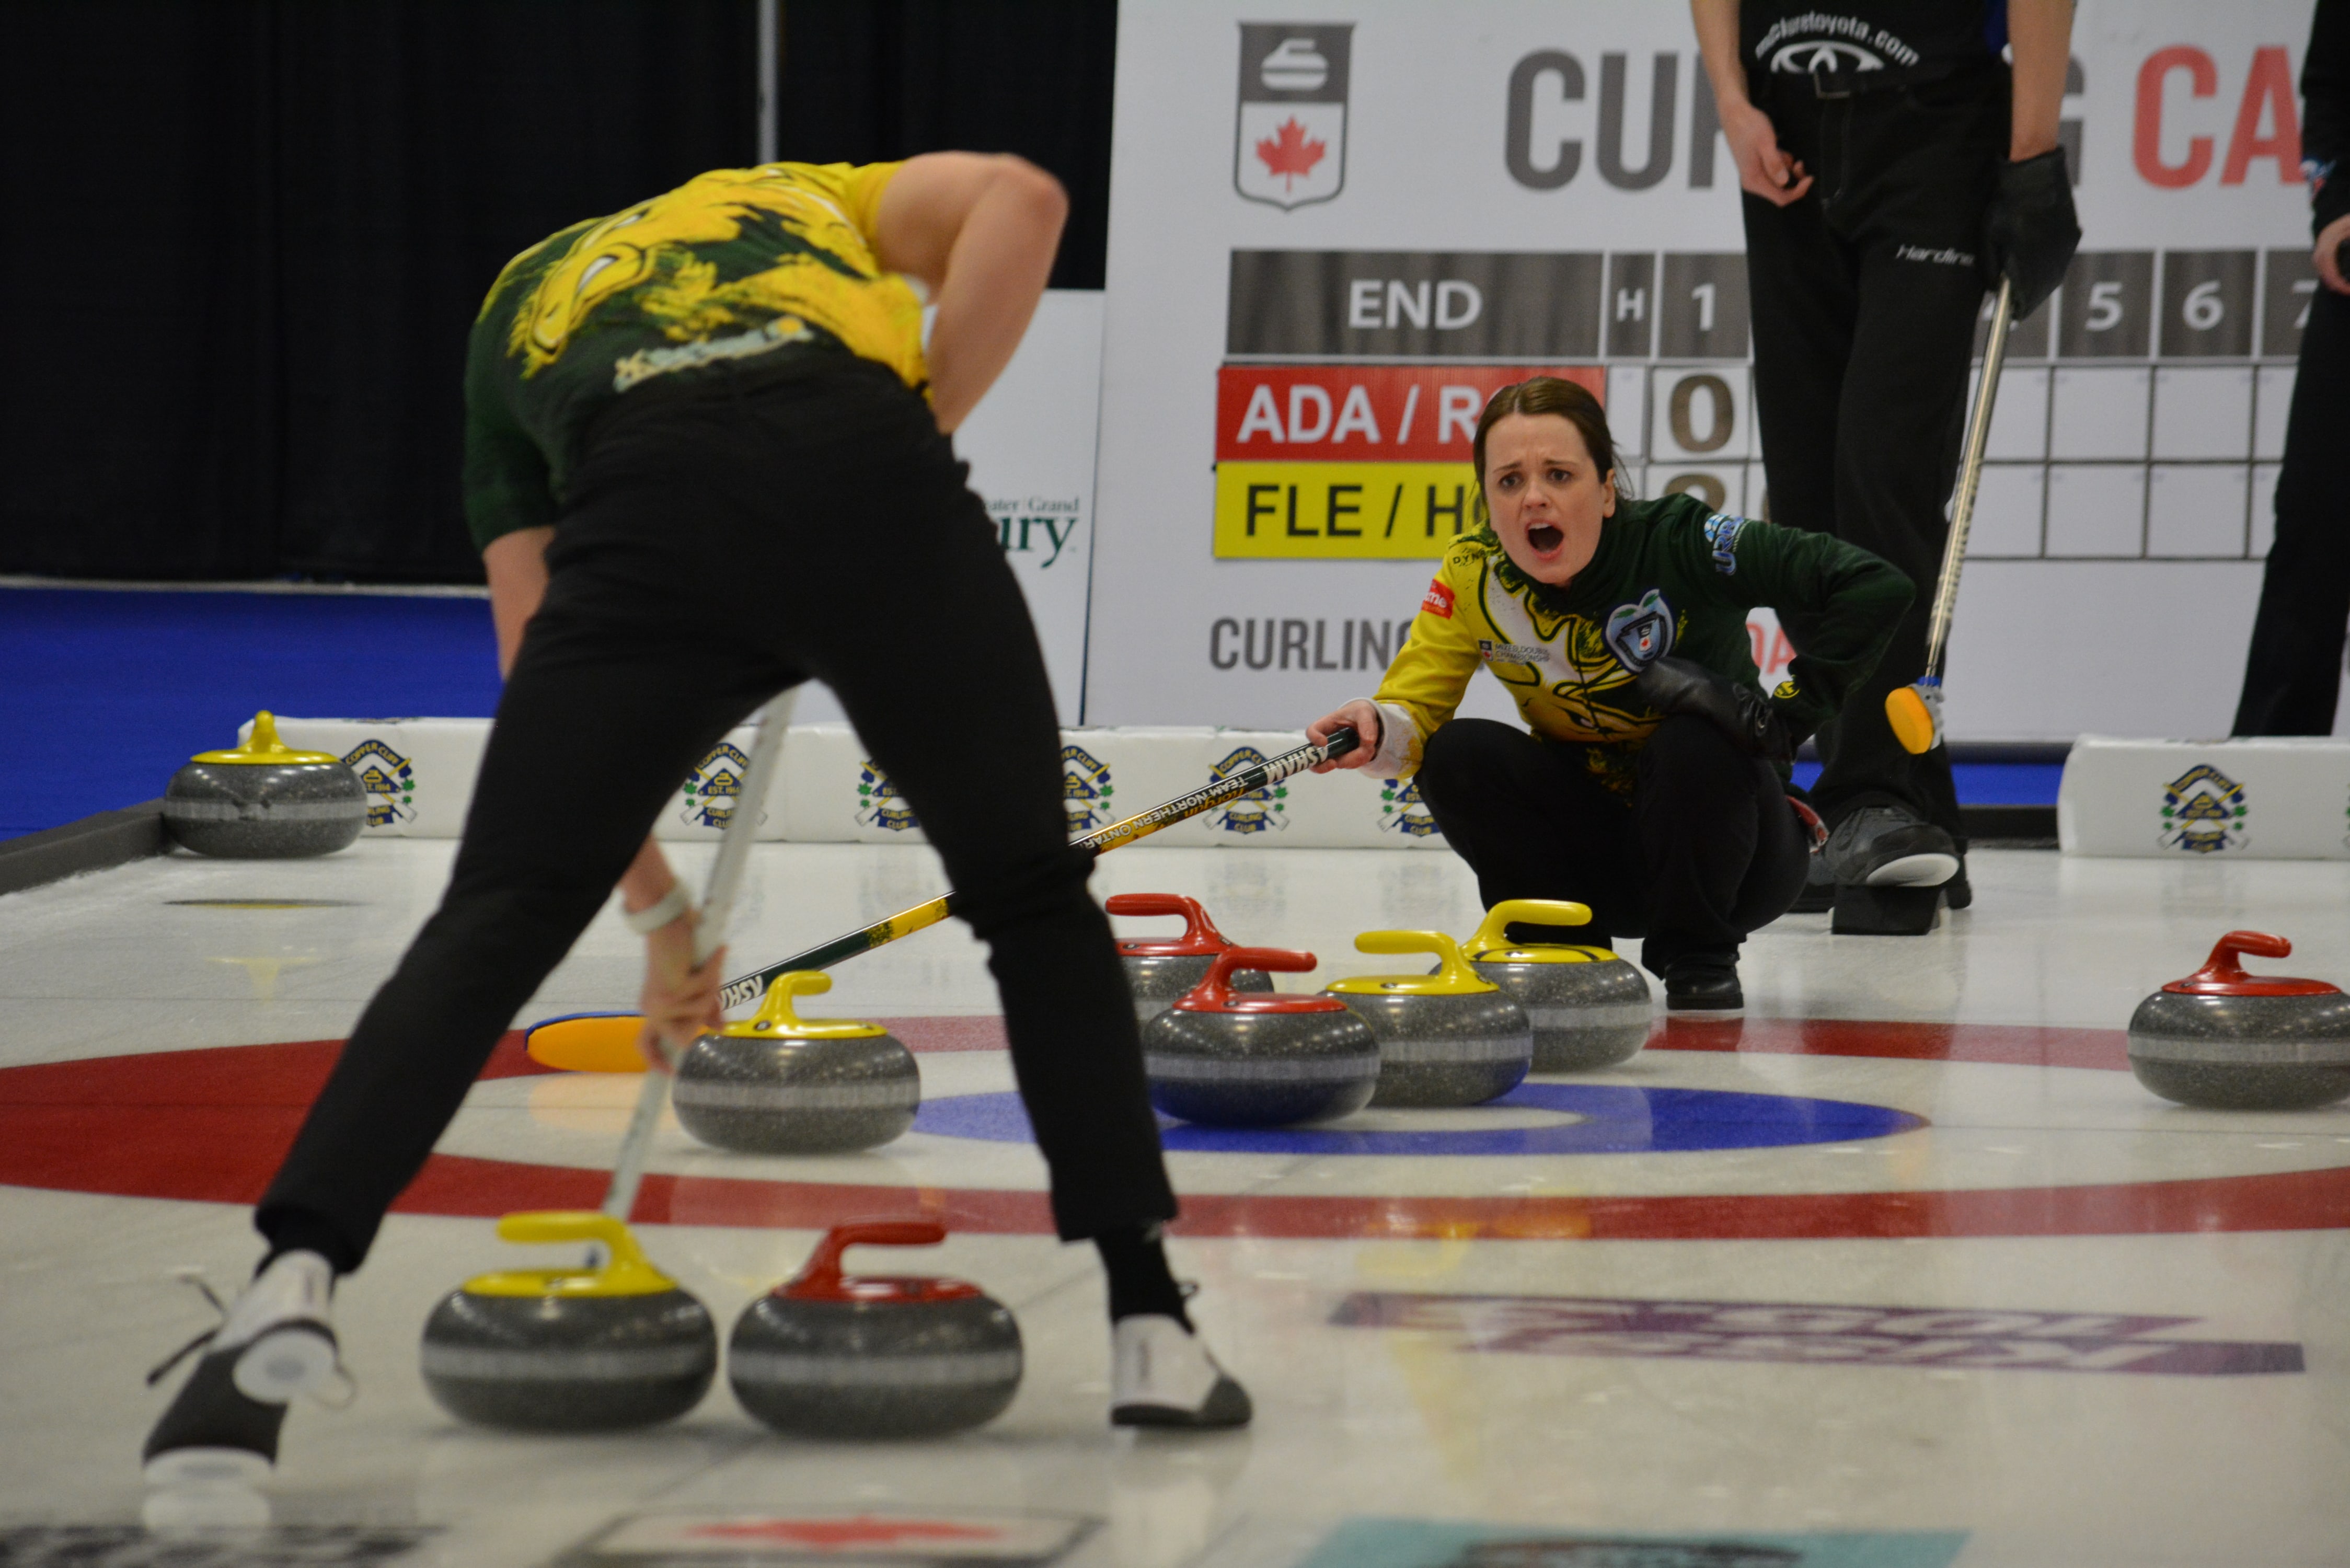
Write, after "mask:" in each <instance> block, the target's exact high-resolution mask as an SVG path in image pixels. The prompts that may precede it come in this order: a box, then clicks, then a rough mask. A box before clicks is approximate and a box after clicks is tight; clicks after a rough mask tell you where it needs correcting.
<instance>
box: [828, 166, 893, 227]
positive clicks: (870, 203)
mask: <svg viewBox="0 0 2350 1568" xmlns="http://www.w3.org/2000/svg"><path fill="white" fill-rule="evenodd" d="M905 166H906V165H905V163H904V161H902V160H901V161H899V162H896V163H860V164H857V165H854V166H848V165H841V166H840V167H843V168H845V169H846V170H847V178H846V179H845V180H843V181H842V182H841V192H840V194H841V199H842V202H843V203H844V204H845V205H846V206H847V209H848V221H849V222H850V223H855V224H856V225H857V232H858V234H863V235H864V236H865V239H866V243H867V244H871V243H872V240H873V224H874V223H875V221H876V220H877V219H878V218H879V216H880V213H881V192H883V191H885V190H887V189H889V182H890V181H892V180H894V179H896V178H897V177H898V171H899V170H900V169H903V168H904V167H905Z"/></svg>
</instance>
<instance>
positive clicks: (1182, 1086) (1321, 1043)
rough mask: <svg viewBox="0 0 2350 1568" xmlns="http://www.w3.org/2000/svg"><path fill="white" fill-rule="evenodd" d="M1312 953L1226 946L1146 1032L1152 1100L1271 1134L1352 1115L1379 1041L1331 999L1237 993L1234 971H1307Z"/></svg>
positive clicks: (1184, 1113) (1371, 1074) (1366, 1093)
mask: <svg viewBox="0 0 2350 1568" xmlns="http://www.w3.org/2000/svg"><path fill="white" fill-rule="evenodd" d="M1314 965H1315V957H1314V955H1313V954H1312V953H1300V952H1284V951H1283V950H1280V949H1278V948H1227V949H1226V950H1224V951H1222V952H1221V953H1218V954H1217V955H1216V956H1215V958H1214V960H1213V961H1211V962H1210V963H1209V965H1208V972H1207V973H1206V974H1205V975H1203V976H1201V980H1200V983H1199V984H1198V985H1196V986H1194V987H1193V988H1192V989H1191V991H1189V992H1185V993H1184V994H1183V995H1182V996H1180V997H1178V998H1177V999H1176V1000H1175V1002H1174V1004H1173V1005H1172V1006H1170V1007H1169V1008H1168V1009H1167V1011H1166V1012H1162V1013H1160V1014H1159V1016H1158V1017H1156V1018H1154V1019H1152V1020H1151V1021H1150V1022H1149V1023H1146V1024H1144V1025H1143V1028H1142V1069H1143V1071H1144V1072H1145V1073H1146V1074H1148V1075H1149V1078H1150V1103H1151V1104H1152V1105H1154V1106H1158V1107H1159V1109H1160V1110H1161V1111H1164V1112H1165V1113H1166V1114H1167V1115H1169V1116H1175V1117H1178V1118H1180V1120H1183V1121H1187V1122H1198V1123H1200V1124H1201V1125H1202V1126H1205V1127H1286V1126H1288V1125H1289V1124H1290V1123H1293V1122H1313V1121H1324V1120H1327V1119H1328V1118H1330V1117H1332V1116H1350V1115H1352V1114H1353V1113H1355V1112H1357V1111H1359V1110H1361V1109H1362V1108H1363V1107H1364V1106H1367V1105H1368V1104H1370V1100H1371V1091H1372V1090H1373V1089H1374V1088H1376V1087H1377V1086H1378V1081H1379V1043H1378V1039H1377V1037H1375V1036H1374V1035H1373V1034H1372V1033H1371V1031H1370V1027H1369V1025H1367V1024H1366V1023H1364V1022H1363V1021H1362V1020H1361V1019H1359V1018H1357V1017H1356V1016H1355V1015H1354V1013H1353V1012H1350V1011H1349V1010H1348V1009H1347V1004H1346V1003H1345V1002H1340V1001H1339V1000H1338V999H1337V998H1336V997H1335V996H1325V995H1316V996H1268V995H1263V994H1254V995H1235V994H1234V993H1233V991H1232V984H1231V981H1232V974H1233V972H1234V971H1240V972H1243V973H1262V972H1263V971H1267V970H1273V971H1281V972H1284V973H1292V974H1303V973H1304V972H1305V971H1307V970H1310V969H1312V968H1313V967H1314Z"/></svg>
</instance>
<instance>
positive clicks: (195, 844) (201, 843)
mask: <svg viewBox="0 0 2350 1568" xmlns="http://www.w3.org/2000/svg"><path fill="white" fill-rule="evenodd" d="M367 815H368V798H367V790H366V788H365V787H364V786H362V785H361V784H360V783H359V774H355V773H353V772H351V770H350V769H349V768H348V766H346V765H345V764H344V763H343V759H342V758H340V757H338V756H336V755H334V754H333V753H328V752H296V751H289V750H288V749H287V748H286V744H285V742H282V741H280V740H279V739H278V738H277V721H276V718H275V717H273V716H272V715H270V714H268V713H255V715H254V716H253V735H252V737H251V738H250V739H249V740H247V741H246V742H244V744H243V745H241V746H238V747H236V748H235V749H234V750H232V751H226V752H198V753H196V754H195V755H194V756H193V757H192V758H190V759H189V760H188V764H187V766H185V767H183V768H182V769H181V770H180V771H179V772H178V773H176V774H172V784H171V787H170V788H169V789H166V790H165V791H164V792H163V826H164V828H165V830H166V831H167V832H169V833H170V834H171V836H172V838H173V839H175V840H177V841H178V842H179V843H180V844H182V846H186V847H187V848H189V849H192V850H194V851H195V852H196V853H197V854H199V855H217V856H221V857H224V858H226V859H233V860H290V859H294V858H296V857H301V856H306V855H332V854H333V853H334V852H335V851H336V850H338V849H343V848H348V846H349V845H350V843H351V841H352V840H353V839H356V838H357V837H359V829H360V828H362V827H365V826H367Z"/></svg>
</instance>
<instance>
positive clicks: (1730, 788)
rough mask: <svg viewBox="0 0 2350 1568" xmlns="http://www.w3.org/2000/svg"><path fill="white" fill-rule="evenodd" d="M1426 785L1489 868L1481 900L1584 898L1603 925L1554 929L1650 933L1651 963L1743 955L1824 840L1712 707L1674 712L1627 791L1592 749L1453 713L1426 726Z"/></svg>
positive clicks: (1605, 935) (1465, 852) (1456, 840)
mask: <svg viewBox="0 0 2350 1568" xmlns="http://www.w3.org/2000/svg"><path fill="white" fill-rule="evenodd" d="M1419 797H1420V799H1422V800H1424V801H1426V802H1427V803H1428V809H1429V811H1430V814H1432V815H1434V816H1435V818H1436V825H1437V826H1439V827H1440V828H1442V829H1443V830H1444V836H1445V839H1446V841H1447V842H1448V843H1450V844H1451V846H1452V847H1453V848H1454V849H1456V850H1458V851H1459V852H1460V854H1461V858H1462V859H1464V860H1466V861H1468V862H1469V866H1470V868H1471V870H1473V871H1475V872H1476V873H1477V893H1478V897H1479V898H1482V899H1483V900H1484V904H1485V907H1486V908H1487V909H1492V907H1493V906H1494V905H1495V904H1498V903H1500V902H1501V901H1502V900H1503V899H1504V898H1571V899H1573V900H1574V901H1575V902H1576V903H1579V904H1587V905H1589V906H1590V907H1591V924H1589V925H1588V926H1575V927H1570V928H1566V929H1565V930H1564V931H1556V932H1555V934H1554V933H1545V937H1544V940H1554V941H1571V942H1593V943H1596V944H1599V945H1603V946H1604V945H1606V944H1607V943H1608V942H1609V941H1611V940H1613V939H1615V938H1617V937H1637V936H1641V935H1642V934H1643V933H1645V934H1646V937H1647V940H1646V941H1645V942H1643V943H1642V945H1641V948H1640V961H1641V962H1642V963H1643V964H1645V965H1647V966H1648V968H1649V969H1650V970H1652V971H1655V972H1657V973H1658V974H1660V975H1661V974H1663V973H1664V972H1665V971H1666V970H1667V969H1668V968H1669V967H1670V966H1671V964H1672V962H1673V961H1674V960H1675V959H1678V958H1680V957H1682V956H1683V955H1685V954H1687V955H1692V956H1697V957H1703V958H1714V959H1721V960H1723V961H1734V960H1735V959H1736V958H1737V956H1738V944H1739V943H1740V942H1741V941H1742V940H1745V937H1746V933H1747V932H1749V931H1752V930H1754V929H1758V928H1760V927H1763V926H1766V925H1768V924H1770V923H1771V922H1772V921H1773V920H1775V919H1778V918H1779V917H1780V916H1781V915H1783V914H1785V913H1786V912H1787V906H1788V905H1790V904H1792V903H1794V901H1795V895H1796V894H1798V893H1800V892H1802V891H1803V890H1804V872H1805V871H1806V870H1807V869H1808V867H1809V866H1810V862H1811V844H1810V842H1809V840H1808V839H1807V838H1806V837H1805V836H1804V832H1803V830H1802V829H1801V828H1800V827H1799V826H1797V825H1796V822H1795V814H1794V812H1793V811H1792V810H1790V809H1789V808H1788V805H1787V797H1786V795H1785V794H1784V793H1783V789H1782V786H1781V784H1780V781H1779V775H1778V774H1777V773H1776V772H1775V771H1774V770H1773V768H1772V767H1771V765H1770V764H1769V763H1765V762H1763V761H1761V760H1760V759H1759V758H1755V757H1750V756H1747V755H1745V754H1743V753H1741V752H1739V751H1738V749H1737V748H1736V747H1734V746H1732V745H1731V743H1730V740H1729V738H1728V737H1727V736H1725V735H1723V734H1722V732H1721V731H1720V730H1718V729H1716V728H1714V726H1713V725H1711V723H1708V722H1706V721H1705V720H1703V719H1698V718H1692V717H1690V716H1688V715H1686V714H1677V715H1675V716H1673V717H1670V718H1668V719H1667V720H1665V722H1663V723H1661V724H1659V725H1658V726H1657V729H1656V732H1655V733H1654V734H1652V735H1650V736H1649V737H1648V744H1647V745H1646V746H1644V747H1642V748H1641V751H1640V759H1639V764H1638V782H1637V783H1636V784H1635V785H1634V788H1633V791H1632V798H1631V799H1630V800H1629V801H1628V802H1627V801H1626V800H1625V799H1624V797H1623V796H1621V795H1619V794H1616V793H1615V792H1614V791H1612V790H1610V789H1608V788H1607V785H1605V784H1601V783H1600V782H1599V780H1598V779H1596V777H1594V776H1593V775H1592V774H1591V773H1590V772H1589V771H1588V770H1587V769H1586V768H1585V766H1584V763H1583V749H1582V748H1581V747H1579V746H1555V745H1550V744H1547V743H1545V742H1541V741H1537V740H1535V739H1534V737H1533V736H1532V735H1530V734H1528V733H1526V732H1524V731H1523V730H1521V729H1519V728H1517V727H1516V726H1515V725H1513V724H1503V723H1497V722H1494V721H1493V720H1491V719H1455V720H1453V721H1452V722H1450V723H1448V724H1445V725H1442V726H1440V728H1439V729H1438V730H1437V731H1436V732H1435V733H1433V734H1431V735H1430V736H1429V737H1428V742H1427V748H1426V750H1425V752H1424V753H1423V754H1422V756H1421V759H1420V764H1419Z"/></svg>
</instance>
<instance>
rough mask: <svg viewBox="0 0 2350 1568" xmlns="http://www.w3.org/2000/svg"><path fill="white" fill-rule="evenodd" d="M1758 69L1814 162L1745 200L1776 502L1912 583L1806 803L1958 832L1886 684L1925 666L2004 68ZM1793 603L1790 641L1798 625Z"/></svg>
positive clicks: (2001, 125) (1760, 405) (1952, 806)
mask: <svg viewBox="0 0 2350 1568" xmlns="http://www.w3.org/2000/svg"><path fill="white" fill-rule="evenodd" d="M1758 85H1759V86H1760V87H1761V89H1762V90H1761V93H1760V95H1759V96H1758V98H1757V100H1756V101H1757V102H1758V103H1760V104H1761V105H1762V107H1763V109H1765V111H1766V112H1768V113H1769V115H1770V116H1771V123H1772V125H1773V127H1774V128H1775V129H1776V130H1777V132H1778V137H1779V145H1780V146H1781V147H1782V148H1783V149H1784V150H1785V151H1788V152H1789V153H1791V154H1793V155H1794V157H1796V158H1799V159H1801V160H1802V161H1803V163H1804V168H1805V169H1807V170H1809V171H1811V173H1812V175H1813V178H1814V184H1813V186H1812V189H1811V191H1810V192H1808V193H1807V194H1805V195H1804V197H1803V199H1802V200H1800V201H1797V202H1793V203H1791V204H1790V205H1788V206H1785V207H1774V206H1773V205H1772V204H1771V203H1770V202H1765V201H1763V199H1762V198H1761V197H1759V196H1753V195H1748V196H1745V197H1743V198H1742V200H1743V202H1744V209H1745V216H1746V274H1747V279H1748V283H1749V286H1750V292H1751V294H1752V313H1753V322H1754V395H1755V403H1756V410H1757V414H1758V417H1759V419H1760V421H1761V429H1762V433H1763V472H1764V473H1765V474H1766V476H1767V477H1768V480H1769V483H1770V495H1771V499H1770V513H1771V518H1772V521H1773V522H1775V523H1781V524H1792V525H1794V526H1795V527H1799V528H1811V529H1815V530H1817V531H1819V532H1822V533H1827V534H1834V535H1835V536H1836V537H1837V538H1839V539H1842V540H1844V541H1845V542H1846V543H1847V544H1852V545H1859V546H1860V547H1861V548H1862V549H1864V550H1867V551H1870V552H1872V553H1873V554H1875V555H1877V556H1882V557H1884V558H1885V559H1886V560H1887V561H1890V562H1891V563H1892V564H1893V565H1894V566H1898V567H1899V568H1900V569H1901V570H1902V571H1903V572H1905V573H1907V574H1908V577H1909V580H1910V581H1911V582H1912V583H1914V584H1916V585H1917V587H1918V594H1917V597H1916V598H1915V599H1914V600H1913V601H1912V602H1911V604H1910V607H1909V611H1908V614H1907V615H1905V616H1904V617H1903V618H1902V619H1901V623H1900V625H1899V626H1898V627H1897V628H1895V630H1894V634H1893V640H1892V642H1891V644H1890V645H1889V646H1888V647H1887V649H1886V651H1885V657H1884V659H1882V660H1880V661H1879V662H1878V664H1877V670H1876V673H1875V674H1874V675H1872V676H1871V677H1870V678H1869V679H1868V680H1866V681H1864V682H1862V683H1861V684H1860V685H1859V686H1857V687H1856V688H1855V689H1854V690H1853V691H1851V692H1850V693H1849V694H1848V695H1847V696H1846V699H1845V704H1844V710H1843V711H1842V712H1841V713H1840V714H1839V715H1838V716H1837V717H1836V718H1835V720H1834V721H1833V722H1830V723H1828V724H1827V725H1825V726H1824V727H1823V728H1822V729H1821V730H1820V732H1819V736H1818V743H1819V750H1820V756H1821V759H1822V761H1823V762H1824V763H1825V767H1824V768H1823V769H1822V770H1821V774H1820V779H1819V782H1818V783H1817V784H1814V786H1813V787H1812V791H1811V796H1812V800H1813V801H1814V804H1815V805H1817V807H1818V809H1819V811H1820V813H1821V815H1823V816H1825V817H1826V818H1827V819H1828V820H1829V821H1830V822H1831V823H1834V822H1838V821H1841V820H1842V819H1843V818H1844V817H1846V816H1847V815H1851V814H1852V813H1853V812H1854V811H1855V810H1856V809H1858V808H1859V807H1861V806H1864V805H1873V804H1900V805H1907V806H1908V807H1909V809H1911V810H1912V811H1915V812H1917V813H1918V815H1922V816H1924V817H1926V818H1927V819H1928V820H1929V821H1931V822H1933V823H1936V824H1938V825H1939V826H1941V827H1943V828H1945V829H1946V830H1948V831H1949V832H1950V835H1951V836H1953V837H1954V838H1957V839H1958V840H1959V843H1960V847H1962V848H1963V847H1964V846H1965V838H1964V836H1963V835H1962V833H1961V831H1960V820H1959V803H1958V795H1957V793H1956V792H1955V791H1954V789H1953V788H1952V787H1951V783H1950V756H1949V753H1947V752H1945V751H1944V750H1943V749H1942V748H1940V747H1937V748H1935V749H1934V750H1933V751H1931V752H1929V753H1926V755H1924V756H1922V757H1912V756H1911V755H1910V754H1909V753H1908V752H1906V751H1903V750H1902V749H1901V744H1900V742H1898V741H1896V740H1895V739H1894V738H1893V732H1892V730H1891V728H1890V726H1888V725H1887V722H1886V720H1885V696H1886V693H1887V692H1888V691H1894V690H1896V689H1897V688H1899V687H1902V686H1907V685H1908V684H1909V683H1910V682H1911V681H1913V680H1917V679H1918V677H1919V676H1921V675H1922V674H1924V673H1925V668H1926V623H1927V621H1928V619H1929V612H1930V610H1931V608H1932V605H1933V599H1934V585H1935V583H1936V581H1937V579H1938V578H1939V576H1940V575H1941V565H1942V545H1943V541H1944V538H1945V536H1946V535H1947V534H1948V532H1949V527H1950V524H1949V519H1948V518H1947V517H1946V516H1945V515H1944V513H1943V506H1944V504H1945V502H1946V501H1947V500H1948V499H1949V497H1950V483H1951V480H1952V479H1953V478H1954V477H1955V476H1956V474H1957V472H1958V461H1959V441H1960V434H1961V431H1962V429H1963V426H1964V423H1965V418H1966V414H1965V403H1966V390H1967V364H1968V360H1969V358H1970V356H1971V354H1972V350H1973V344H1974V332H1975V322H1976V317H1977V316H1978V314H1979V312H1980V311H1981V305H1982V296H1983V278H1984V272H1983V267H1982V261H1983V258H1982V226H1983V215H1984V213H1985V210H1986V209H1987V208H1988V207H1989V205H1990V202H1991V194H1992V192H1993V191H1994V190H1995V189H1996V185H1997V181H1998V174H1999V168H2000V165H2001V164H2002V162H2003V161H2005V159H2006V156H2007V146H2008V129H2009V128H2008V75H2007V69H2006V67H2004V66H1999V67H1990V68H1986V69H1982V70H1977V71H1970V72H1968V73H1965V74H1963V75H1961V76H1959V77H1952V78H1944V79H1943V80H1940V81H1938V82H1932V83H1928V84H1925V85H1922V86H1918V87H1908V88H1885V89H1882V90H1879V91H1875V92H1866V93H1855V94H1852V95H1850V96H1848V97H1845V98H1834V99H1823V98H1820V97H1818V96H1817V95H1816V94H1815V93H1814V90H1813V88H1812V85H1811V82H1810V79H1809V78H1798V77H1790V76H1786V75H1783V74H1777V73H1773V74H1770V75H1768V76H1764V77H1761V78H1758ZM1785 619H1786V623H1787V635H1788V637H1789V639H1791V640H1793V641H1794V645H1795V646H1796V647H1797V648H1798V649H1801V648H1802V647H1803V646H1804V639H1805V633H1806V631H1807V630H1808V629H1809V628H1807V627H1806V626H1805V625H1804V620H1803V618H1800V617H1787V618H1785Z"/></svg>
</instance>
